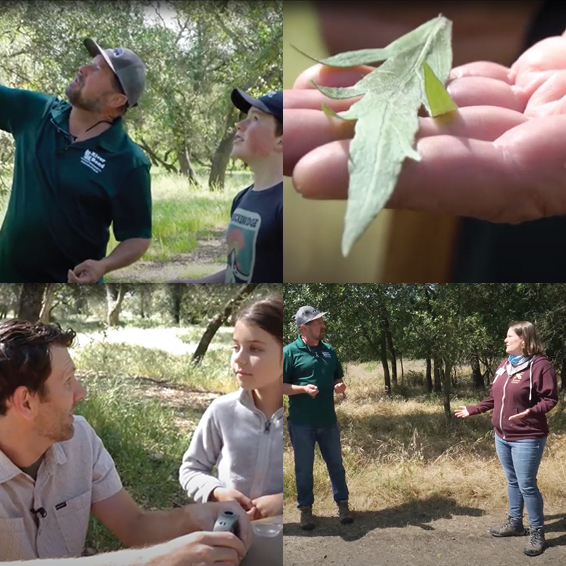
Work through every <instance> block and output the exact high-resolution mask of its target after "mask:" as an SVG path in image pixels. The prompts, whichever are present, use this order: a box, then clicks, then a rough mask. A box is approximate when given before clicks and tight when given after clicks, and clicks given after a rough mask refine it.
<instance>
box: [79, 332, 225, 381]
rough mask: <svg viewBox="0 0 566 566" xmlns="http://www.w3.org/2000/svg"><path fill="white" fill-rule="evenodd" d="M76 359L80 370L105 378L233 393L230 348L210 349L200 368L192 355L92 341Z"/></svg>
mask: <svg viewBox="0 0 566 566" xmlns="http://www.w3.org/2000/svg"><path fill="white" fill-rule="evenodd" d="M73 359H74V360H75V364H76V365H77V367H79V368H80V369H81V370H91V371H94V372H96V373H99V374H104V375H111V376H115V377H119V376H122V377H151V378H152V379H157V380H163V381H167V382H173V383H182V384H185V385H190V386H191V387H193V388H195V389H204V390H208V391H218V392H225V391H226V392H227V391H230V390H233V384H231V383H230V379H231V374H230V367H229V364H230V352H229V349H228V348H226V349H225V348H218V349H214V350H212V349H210V350H208V351H207V353H206V356H205V357H204V359H203V361H202V362H201V364H200V365H198V366H194V365H193V364H192V363H191V356H190V355H189V354H180V355H179V354H171V353H168V352H165V351H163V350H158V349H155V348H147V347H144V346H138V345H128V344H116V343H106V342H93V343H92V344H89V345H87V346H84V347H83V348H80V349H76V350H74V351H73ZM227 383H228V384H230V386H228V385H227Z"/></svg>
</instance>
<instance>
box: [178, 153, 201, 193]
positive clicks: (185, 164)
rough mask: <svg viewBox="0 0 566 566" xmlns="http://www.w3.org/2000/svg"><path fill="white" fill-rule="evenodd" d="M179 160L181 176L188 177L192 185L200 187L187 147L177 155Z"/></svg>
mask: <svg viewBox="0 0 566 566" xmlns="http://www.w3.org/2000/svg"><path fill="white" fill-rule="evenodd" d="M177 158H178V159H179V165H180V173H181V175H184V176H185V177H188V178H189V182H190V183H194V184H195V185H198V184H199V183H198V179H197V176H196V173H195V170H194V169H193V166H192V164H191V158H190V156H189V150H188V149H187V148H186V147H185V149H184V150H183V151H179V152H178V153H177Z"/></svg>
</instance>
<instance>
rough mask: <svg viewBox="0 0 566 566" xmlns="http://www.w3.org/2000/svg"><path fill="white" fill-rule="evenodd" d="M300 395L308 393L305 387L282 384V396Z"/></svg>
mask: <svg viewBox="0 0 566 566" xmlns="http://www.w3.org/2000/svg"><path fill="white" fill-rule="evenodd" d="M301 393H308V391H307V387H306V385H294V384H292V383H284V384H283V395H300V394H301Z"/></svg>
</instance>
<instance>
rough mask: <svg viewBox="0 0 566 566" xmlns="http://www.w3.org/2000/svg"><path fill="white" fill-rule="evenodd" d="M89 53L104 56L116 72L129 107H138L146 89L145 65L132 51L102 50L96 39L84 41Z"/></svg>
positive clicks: (116, 48)
mask: <svg viewBox="0 0 566 566" xmlns="http://www.w3.org/2000/svg"><path fill="white" fill-rule="evenodd" d="M84 44H85V47H86V48H87V51H88V52H89V53H90V54H91V55H92V56H93V57H96V56H97V55H102V57H104V60H105V61H106V62H107V63H108V66H109V67H110V68H111V69H112V71H114V74H115V75H116V77H117V78H118V82H119V83H120V85H121V86H122V89H123V90H124V94H125V95H126V96H127V97H128V104H129V106H137V105H138V100H139V99H140V96H141V95H142V93H143V89H144V87H145V65H144V64H143V61H142V60H141V59H140V58H139V57H138V56H137V55H136V54H135V53H134V52H133V51H131V50H130V49H126V48H125V47H114V48H112V49H102V48H101V47H100V45H98V43H96V41H94V39H91V38H90V37H87V38H86V39H85V40H84Z"/></svg>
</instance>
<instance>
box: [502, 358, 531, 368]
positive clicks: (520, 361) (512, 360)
mask: <svg viewBox="0 0 566 566" xmlns="http://www.w3.org/2000/svg"><path fill="white" fill-rule="evenodd" d="M531 358H532V356H513V355H510V356H509V358H508V359H509V363H510V364H511V365H512V366H513V367H514V368H516V367H517V366H520V365H521V364H524V363H525V362H528V361H529V360H530V359H531Z"/></svg>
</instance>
